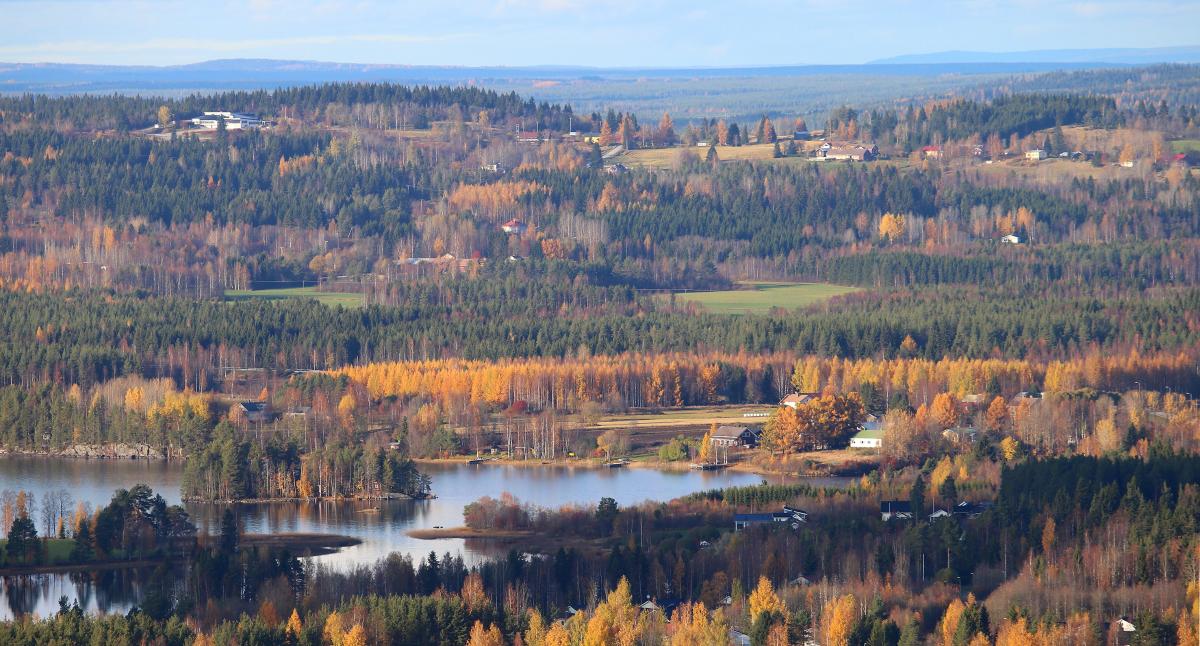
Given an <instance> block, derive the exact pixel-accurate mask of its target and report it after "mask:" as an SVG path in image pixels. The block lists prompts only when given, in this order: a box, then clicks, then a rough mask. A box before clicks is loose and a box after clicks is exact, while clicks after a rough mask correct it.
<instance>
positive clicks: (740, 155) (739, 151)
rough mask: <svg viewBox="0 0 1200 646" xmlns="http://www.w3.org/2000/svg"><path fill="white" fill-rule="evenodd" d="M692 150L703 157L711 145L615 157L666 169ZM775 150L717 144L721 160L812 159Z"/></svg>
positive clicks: (804, 144)
mask: <svg viewBox="0 0 1200 646" xmlns="http://www.w3.org/2000/svg"><path fill="white" fill-rule="evenodd" d="M796 144H797V145H798V146H799V147H800V148H801V149H803V150H806V151H807V150H812V149H814V148H817V147H819V146H820V145H821V142H819V141H798V142H796ZM779 147H780V148H781V149H783V148H786V147H787V142H786V141H781V142H780V143H779ZM684 150H687V151H690V152H691V153H693V154H695V155H696V156H698V157H700V159H704V156H705V155H707V154H708V148H707V147H703V146H691V147H688V148H683V147H673V148H646V149H635V150H629V151H626V152H624V153H622V154H620V155H617V156H616V157H615V158H614V159H613V160H612V161H614V162H620V163H622V164H625V165H626V166H638V167H641V168H658V169H666V168H671V167H672V166H674V165H675V160H676V158H678V157H679V154H680V152H681V151H684ZM774 151H775V146H774V145H773V144H747V145H745V146H717V158H718V159H720V160H721V161H759V162H771V163H776V164H807V163H810V162H809V161H808V159H807V158H806V157H804V156H796V157H781V158H779V159H775V158H774V157H773V156H772V155H773V153H774Z"/></svg>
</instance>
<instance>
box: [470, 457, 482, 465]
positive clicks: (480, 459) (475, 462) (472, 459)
mask: <svg viewBox="0 0 1200 646" xmlns="http://www.w3.org/2000/svg"><path fill="white" fill-rule="evenodd" d="M484 461H485V460H484V459H483V458H471V459H470V460H467V464H483V463H484Z"/></svg>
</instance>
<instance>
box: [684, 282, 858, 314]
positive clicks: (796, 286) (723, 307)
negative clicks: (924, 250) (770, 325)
mask: <svg viewBox="0 0 1200 646" xmlns="http://www.w3.org/2000/svg"><path fill="white" fill-rule="evenodd" d="M739 285H741V286H742V288H741V289H730V290H725V291H720V292H680V293H677V294H675V299H676V302H680V301H683V302H687V301H693V302H695V303H698V304H700V305H703V306H704V308H705V309H706V310H708V311H710V312H713V313H716V314H766V313H768V312H770V311H771V308H774V307H782V308H783V309H787V310H791V309H795V308H797V307H804V306H805V305H812V304H813V303H817V302H820V301H823V300H825V299H827V298H831V297H833V296H840V295H841V294H849V293H850V292H856V291H858V288H857V287H846V286H843V285H829V284H826V283H768V282H743V283H739Z"/></svg>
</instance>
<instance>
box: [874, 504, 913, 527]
mask: <svg viewBox="0 0 1200 646" xmlns="http://www.w3.org/2000/svg"><path fill="white" fill-rule="evenodd" d="M879 516H880V517H881V518H883V521H884V522H887V521H889V520H891V519H893V518H897V519H902V520H903V519H907V520H912V517H913V514H912V504H911V503H909V502H908V501H907V500H881V501H880V502H879Z"/></svg>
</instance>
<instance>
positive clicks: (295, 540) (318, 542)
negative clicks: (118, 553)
mask: <svg viewBox="0 0 1200 646" xmlns="http://www.w3.org/2000/svg"><path fill="white" fill-rule="evenodd" d="M204 538H205V540H212V539H213V538H214V537H212V536H206V537H204ZM59 540H62V539H59ZM362 542H363V541H362V539H360V538H356V537H354V536H345V535H342V534H321V533H311V532H309V533H304V532H288V533H279V534H243V535H241V536H240V537H238V545H239V546H241V547H256V548H257V547H267V548H275V549H286V550H290V551H294V552H301V553H302V554H300V555H301V556H304V557H309V556H325V555H328V554H333V553H335V552H337V551H339V550H341V549H342V548H343V547H353V546H355V545H361V544H362ZM186 559H187V557H186V556H184V555H180V554H171V555H167V556H159V557H138V558H132V559H100V560H91V561H84V562H81V563H29V564H25V565H19V566H3V567H0V577H8V576H32V575H35V574H72V573H75V572H92V571H108V570H132V569H140V568H152V567H157V566H158V565H160V564H163V563H173V562H178V561H183V560H186Z"/></svg>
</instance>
